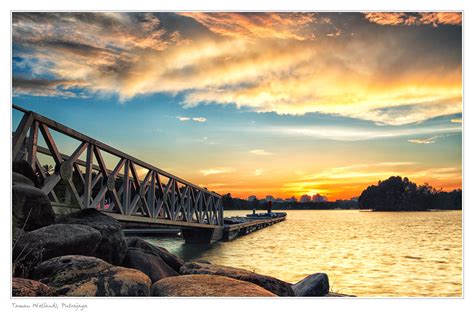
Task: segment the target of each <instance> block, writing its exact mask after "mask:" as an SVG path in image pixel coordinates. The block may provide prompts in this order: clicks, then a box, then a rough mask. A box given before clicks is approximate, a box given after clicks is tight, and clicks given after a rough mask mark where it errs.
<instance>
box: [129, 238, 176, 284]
mask: <svg viewBox="0 0 474 322" xmlns="http://www.w3.org/2000/svg"><path fill="white" fill-rule="evenodd" d="M122 266H125V267H128V268H134V269H137V270H139V271H141V272H143V273H145V274H146V275H148V277H150V279H151V282H152V283H154V282H156V281H158V280H160V279H162V278H165V277H171V276H177V275H179V274H178V273H177V272H176V271H175V270H174V269H172V268H171V267H169V266H168V265H167V264H166V263H165V262H164V261H163V260H162V259H161V257H160V256H157V255H154V254H152V253H147V252H146V251H145V250H143V249H141V248H136V247H129V248H128V250H127V256H125V259H124V260H123V262H122Z"/></svg>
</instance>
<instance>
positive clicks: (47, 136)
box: [39, 123, 63, 165]
mask: <svg viewBox="0 0 474 322" xmlns="http://www.w3.org/2000/svg"><path fill="white" fill-rule="evenodd" d="M39 128H40V131H41V134H43V138H44V141H45V142H46V145H47V146H48V149H49V151H50V152H51V156H52V157H53V159H54V162H56V164H57V165H59V164H61V162H62V161H63V159H62V157H61V154H60V153H59V151H58V147H57V146H56V143H55V142H54V139H53V136H52V135H51V133H50V132H49V129H48V127H47V126H46V125H45V124H42V123H40V125H39Z"/></svg>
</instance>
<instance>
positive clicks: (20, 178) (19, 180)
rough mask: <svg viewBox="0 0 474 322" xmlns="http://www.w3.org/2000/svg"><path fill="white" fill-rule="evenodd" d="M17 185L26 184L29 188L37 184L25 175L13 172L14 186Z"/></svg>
mask: <svg viewBox="0 0 474 322" xmlns="http://www.w3.org/2000/svg"><path fill="white" fill-rule="evenodd" d="M17 184H26V185H28V186H32V187H34V186H35V184H34V183H33V181H31V179H28V178H27V177H25V176H24V175H22V174H20V173H17V172H12V185H17Z"/></svg>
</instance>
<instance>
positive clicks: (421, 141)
mask: <svg viewBox="0 0 474 322" xmlns="http://www.w3.org/2000/svg"><path fill="white" fill-rule="evenodd" d="M438 137H439V136H433V137H431V138H426V139H411V140H408V142H410V143H416V144H433V143H435V142H436V139H437V138H438Z"/></svg>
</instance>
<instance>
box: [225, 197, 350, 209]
mask: <svg viewBox="0 0 474 322" xmlns="http://www.w3.org/2000/svg"><path fill="white" fill-rule="evenodd" d="M222 201H223V205H224V209H225V210H253V209H255V210H267V209H268V201H266V200H265V199H254V200H245V199H240V198H233V197H232V195H231V194H230V193H227V194H225V195H223V196H222ZM358 207H359V206H358V204H357V201H356V200H337V201H328V202H296V201H283V202H272V209H273V210H291V209H293V210H304V209H357V208H358Z"/></svg>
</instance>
